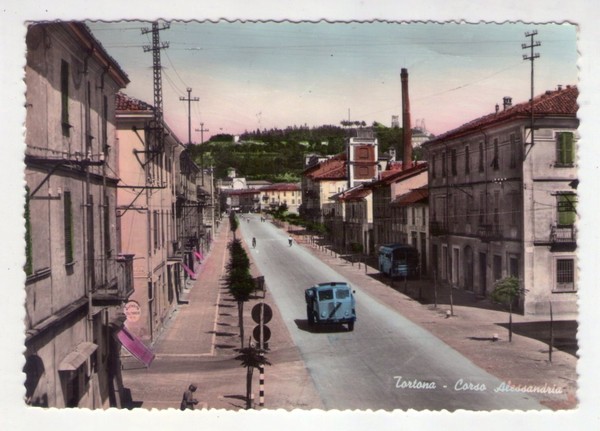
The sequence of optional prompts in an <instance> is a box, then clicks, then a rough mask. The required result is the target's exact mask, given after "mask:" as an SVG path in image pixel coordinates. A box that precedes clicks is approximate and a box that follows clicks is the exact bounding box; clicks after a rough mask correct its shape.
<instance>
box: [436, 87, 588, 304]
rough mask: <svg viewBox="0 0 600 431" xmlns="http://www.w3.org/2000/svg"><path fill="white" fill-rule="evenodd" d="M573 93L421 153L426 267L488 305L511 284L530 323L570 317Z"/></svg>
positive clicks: (501, 113) (509, 113)
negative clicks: (509, 280) (517, 287)
mask: <svg viewBox="0 0 600 431" xmlns="http://www.w3.org/2000/svg"><path fill="white" fill-rule="evenodd" d="M577 96H578V90H577V88H576V87H569V86H567V88H564V89H559V90H557V91H548V92H546V93H544V94H542V95H540V96H537V97H535V98H534V100H533V109H534V113H535V120H534V140H533V142H532V129H531V104H530V103H529V102H525V103H520V104H517V105H514V106H512V103H511V100H510V98H505V102H504V109H503V110H500V109H496V112H494V113H492V114H489V115H486V116H484V117H481V118H477V119H475V120H473V121H470V122H469V123H467V124H465V125H463V126H461V127H458V128H456V129H454V130H451V131H449V132H446V133H444V134H442V135H440V136H437V137H436V138H434V139H433V140H431V141H429V142H428V143H426V144H424V147H425V148H426V153H427V160H428V162H429V208H430V216H429V218H430V230H429V231H430V235H431V260H430V261H431V266H432V267H433V268H434V269H435V270H436V271H437V274H438V277H439V278H440V279H441V280H444V281H446V282H447V283H450V284H452V285H453V286H456V287H458V288H461V289H465V290H468V291H472V292H473V293H475V294H477V295H481V296H487V295H489V294H490V292H491V291H492V290H493V289H494V283H495V282H496V281H497V280H500V279H502V278H504V277H506V276H514V277H517V278H518V279H519V280H520V281H521V287H523V288H524V289H526V290H525V295H524V297H522V298H521V301H520V306H521V308H522V309H523V311H524V313H525V314H528V315H548V314H549V311H550V304H552V309H553V312H554V315H555V316H557V315H562V316H569V315H573V314H574V313H575V312H576V311H577V254H576V248H577V229H576V219H577V190H576V189H577V183H578V180H577V164H576V161H577V157H576V148H577V141H578V133H577V128H578V125H579V120H578V119H577Z"/></svg>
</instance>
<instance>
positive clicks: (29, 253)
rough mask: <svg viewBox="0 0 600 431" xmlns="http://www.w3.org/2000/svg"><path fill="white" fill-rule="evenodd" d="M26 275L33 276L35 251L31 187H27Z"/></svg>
mask: <svg viewBox="0 0 600 431" xmlns="http://www.w3.org/2000/svg"><path fill="white" fill-rule="evenodd" d="M23 269H24V270H25V274H27V275H31V274H33V249H32V238H31V218H30V213H29V187H25V266H24V267H23Z"/></svg>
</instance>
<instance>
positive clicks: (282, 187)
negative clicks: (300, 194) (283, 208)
mask: <svg viewBox="0 0 600 431" xmlns="http://www.w3.org/2000/svg"><path fill="white" fill-rule="evenodd" d="M259 190H260V191H261V192H268V191H280V192H285V191H288V192H290V191H291V192H297V191H300V186H299V185H298V184H296V183H275V184H270V185H268V186H264V187H261V188H260V189H259Z"/></svg>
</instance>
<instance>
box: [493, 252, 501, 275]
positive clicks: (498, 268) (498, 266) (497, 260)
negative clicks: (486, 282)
mask: <svg viewBox="0 0 600 431" xmlns="http://www.w3.org/2000/svg"><path fill="white" fill-rule="evenodd" d="M501 278H502V256H500V255H497V254H495V255H494V280H495V281H498V280H500V279H501Z"/></svg>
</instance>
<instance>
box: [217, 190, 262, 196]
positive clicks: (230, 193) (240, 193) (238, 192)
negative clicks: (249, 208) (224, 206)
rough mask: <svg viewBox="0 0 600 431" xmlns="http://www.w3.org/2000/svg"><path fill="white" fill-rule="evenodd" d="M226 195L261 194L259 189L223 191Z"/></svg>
mask: <svg viewBox="0 0 600 431" xmlns="http://www.w3.org/2000/svg"><path fill="white" fill-rule="evenodd" d="M223 193H224V194H226V195H240V196H242V195H257V194H259V193H260V191H259V190H258V189H237V190H223Z"/></svg>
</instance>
